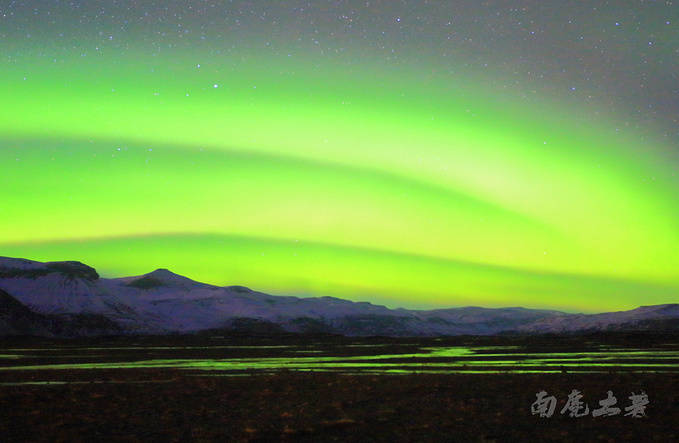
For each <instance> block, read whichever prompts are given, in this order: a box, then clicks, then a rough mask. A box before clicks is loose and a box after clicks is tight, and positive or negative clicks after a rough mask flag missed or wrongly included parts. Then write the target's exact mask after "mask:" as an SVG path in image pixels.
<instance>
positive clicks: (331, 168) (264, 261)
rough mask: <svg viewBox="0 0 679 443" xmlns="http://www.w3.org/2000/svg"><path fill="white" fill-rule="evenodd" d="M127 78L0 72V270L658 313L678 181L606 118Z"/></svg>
mask: <svg viewBox="0 0 679 443" xmlns="http://www.w3.org/2000/svg"><path fill="white" fill-rule="evenodd" d="M139 59H140V58H138V57H129V60H127V61H126V60H125V59H122V58H119V59H117V60H116V62H115V63H113V62H110V61H109V62H107V63H106V62H102V61H98V62H93V61H85V60H84V59H71V60H68V61H67V62H63V61H62V62H61V63H51V64H48V63H47V62H45V65H43V66H40V65H39V64H38V62H34V66H32V68H33V69H32V70H31V73H30V75H26V73H25V70H26V69H25V66H23V67H20V65H21V64H17V65H10V64H6V65H4V66H3V70H2V71H0V97H1V98H0V104H1V106H0V164H1V165H3V166H2V174H0V201H1V202H2V205H1V206H0V255H8V256H19V257H26V258H31V259H36V260H67V259H71V260H80V261H83V262H85V263H88V264H90V265H92V266H95V267H96V268H97V269H98V270H99V271H100V273H102V274H103V275H105V276H121V275H132V274H140V273H145V272H149V271H151V270H152V269H154V268H156V267H167V268H170V269H172V270H173V271H175V272H177V273H180V274H183V275H187V276H189V277H191V278H194V279H196V280H199V281H205V282H210V283H214V284H242V285H247V286H250V287H253V288H255V289H258V290H262V291H265V292H270V293H274V294H296V295H334V296H339V297H343V298H348V299H352V300H368V301H373V302H379V303H383V304H386V305H388V306H391V307H396V306H404V307H451V306H460V305H481V306H489V307H493V306H526V307H549V308H558V309H565V310H577V311H590V312H592V311H604V310H617V309H627V308H633V307H636V306H638V305H642V304H656V303H668V302H673V301H677V298H678V297H677V296H678V295H679V254H677V252H676V251H679V178H678V177H677V176H676V172H675V171H676V170H677V166H678V164H677V161H676V159H674V158H672V157H671V156H670V155H669V154H668V153H669V152H670V150H669V149H667V147H663V146H660V145H658V144H656V143H655V142H653V141H649V138H645V139H644V138H642V137H641V136H637V135H634V134H629V133H628V134H627V135H621V134H620V133H616V131H615V130H614V128H615V127H616V123H615V122H614V121H613V120H612V119H610V118H609V119H602V121H601V122H591V123H589V124H584V123H583V122H581V121H579V120H578V119H577V118H575V117H570V116H569V114H568V109H567V108H566V107H565V106H559V102H558V101H557V100H555V101H554V102H553V103H547V104H545V105H543V106H541V107H539V108H531V107H530V106H528V105H519V104H515V103H513V102H512V101H511V99H509V98H507V97H505V99H504V101H503V100H502V99H501V97H493V94H492V93H491V92H489V91H485V90H484V88H483V85H481V84H477V85H474V84H473V83H472V82H470V81H468V80H465V81H462V80H461V81H460V82H459V83H456V84H451V83H450V80H449V79H448V80H445V79H443V78H438V77H436V76H432V75H429V76H426V78H424V80H423V77H422V76H421V75H419V74H418V72H416V70H413V71H412V72H409V73H403V72H398V73H394V72H391V73H389V72H386V71H381V70H380V68H379V67H377V66H372V67H371V66H363V71H361V72H359V71H358V69H355V70H354V72H342V71H340V70H333V69H331V68H329V67H325V68H323V69H322V68H319V67H318V66H314V65H313V64H311V63H309V64H308V65H293V64H292V63H291V62H290V61H286V60H278V59H255V58H250V59H245V58H243V57H235V56H233V60H229V59H227V58H226V57H225V58H224V59H222V60H221V61H212V62H206V61H204V60H202V61H201V60H200V59H199V58H197V56H193V55H190V54H188V53H187V54H186V55H184V56H183V57H177V58H175V59H174V60H169V59H168V60H163V59H156V60H153V64H151V63H150V62H148V63H146V64H145V62H141V63H140V62H139ZM234 60H236V61H234ZM220 63H221V64H220ZM198 64H202V66H201V67H200V68H198V67H197V66H198ZM157 72H163V73H164V74H158V73H157ZM24 78H25V79H24Z"/></svg>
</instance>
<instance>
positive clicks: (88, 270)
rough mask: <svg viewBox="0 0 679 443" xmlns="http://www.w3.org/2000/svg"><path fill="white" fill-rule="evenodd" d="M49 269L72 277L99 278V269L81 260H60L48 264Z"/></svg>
mask: <svg viewBox="0 0 679 443" xmlns="http://www.w3.org/2000/svg"><path fill="white" fill-rule="evenodd" d="M46 267H47V269H49V270H50V271H52V272H60V273H62V274H64V275H66V276H68V277H70V278H83V279H85V280H98V279H99V274H97V271H96V270H95V269H94V268H92V267H90V266H87V265H86V264H83V263H80V262H79V261H60V262H52V263H47V264H46Z"/></svg>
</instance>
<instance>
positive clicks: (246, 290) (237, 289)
mask: <svg viewBox="0 0 679 443" xmlns="http://www.w3.org/2000/svg"><path fill="white" fill-rule="evenodd" d="M226 289H228V290H230V291H233V292H238V293H241V294H246V293H250V292H254V291H253V290H252V289H250V288H246V287H245V286H227V287H226Z"/></svg>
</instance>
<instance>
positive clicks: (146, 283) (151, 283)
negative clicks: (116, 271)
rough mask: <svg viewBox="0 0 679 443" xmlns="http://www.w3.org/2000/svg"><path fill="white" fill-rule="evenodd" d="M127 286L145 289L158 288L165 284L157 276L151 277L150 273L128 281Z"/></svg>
mask: <svg viewBox="0 0 679 443" xmlns="http://www.w3.org/2000/svg"><path fill="white" fill-rule="evenodd" d="M127 286H130V287H133V288H138V289H144V290H146V289H153V288H159V287H161V286H165V285H164V284H163V282H162V281H160V280H158V279H157V278H155V277H151V276H150V275H146V276H144V277H142V278H138V279H136V280H134V281H132V282H130V283H128V284H127Z"/></svg>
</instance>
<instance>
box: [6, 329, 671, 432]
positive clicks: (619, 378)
mask: <svg viewBox="0 0 679 443" xmlns="http://www.w3.org/2000/svg"><path fill="white" fill-rule="evenodd" d="M573 389H577V390H579V391H580V392H581V393H582V395H583V401H584V402H586V403H587V404H588V405H589V407H590V408H591V409H594V408H596V407H598V405H599V401H600V400H602V399H604V398H606V396H607V391H612V393H613V395H615V396H616V398H617V399H618V402H619V403H618V404H619V405H620V406H621V407H623V406H624V405H626V404H627V403H628V402H629V400H628V397H629V396H630V395H631V394H633V393H640V392H644V393H645V394H647V395H648V398H649V405H648V408H647V410H646V415H645V416H644V417H642V418H631V417H624V416H622V414H621V415H620V416H616V417H606V418H601V417H597V418H594V417H592V416H591V414H590V415H589V416H586V417H581V418H572V417H569V416H568V414H562V413H559V411H560V410H561V409H562V408H563V407H564V405H565V402H566V399H567V398H568V395H569V394H570V393H571V392H572V390H573ZM542 390H545V391H546V392H548V393H549V395H554V396H555V398H556V399H557V400H558V405H557V408H556V411H557V412H556V413H555V414H554V416H553V417H551V418H540V417H538V416H536V415H533V414H532V413H531V405H532V403H533V402H534V401H535V400H536V394H537V393H538V392H540V391H542ZM0 410H2V411H3V414H0V439H1V440H2V441H26V440H30V441H59V440H62V441H73V440H79V441H83V440H88V441H89V440H93V439H104V440H107V441H109V440H111V441H134V440H158V441H167V440H187V439H188V440H202V441H212V440H220V441H272V440H273V441H279V440H285V441H314V442H317V441H346V440H360V441H386V440H396V441H403V440H404V439H405V440H408V441H414V440H416V441H465V442H467V441H486V442H487V441H525V440H528V439H533V440H536V439H538V440H539V441H563V440H569V441H571V440H578V439H579V440H582V441H615V440H618V441H639V440H641V439H643V440H645V441H654V440H655V441H677V439H679V431H677V430H676V426H675V425H674V423H676V422H677V420H679V336H676V335H649V334H636V335H612V336H564V337H559V336H543V337H511V336H508V337H452V338H444V339H426V338H408V339H403V338H398V339H397V338H343V337H334V336H316V337H309V336H307V337H304V336H278V337H254V338H253V337H219V336H171V337H118V338H108V339H80V340H77V341H73V340H46V339H12V340H8V339H6V340H5V341H4V342H0ZM538 440H536V441H538Z"/></svg>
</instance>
